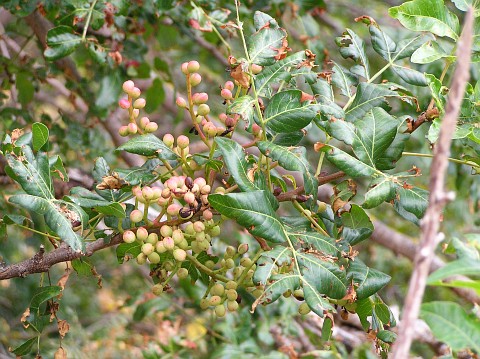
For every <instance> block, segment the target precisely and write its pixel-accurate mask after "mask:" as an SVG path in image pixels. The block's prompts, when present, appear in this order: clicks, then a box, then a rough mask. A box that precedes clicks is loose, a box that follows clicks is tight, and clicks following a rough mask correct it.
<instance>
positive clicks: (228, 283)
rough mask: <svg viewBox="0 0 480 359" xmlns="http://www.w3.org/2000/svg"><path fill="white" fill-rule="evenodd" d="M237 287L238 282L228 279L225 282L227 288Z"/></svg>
mask: <svg viewBox="0 0 480 359" xmlns="http://www.w3.org/2000/svg"><path fill="white" fill-rule="evenodd" d="M237 287H238V283H237V282H235V281H233V280H230V281H228V282H227V284H225V288H227V289H237Z"/></svg>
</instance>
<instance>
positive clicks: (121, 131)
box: [118, 126, 130, 137]
mask: <svg viewBox="0 0 480 359" xmlns="http://www.w3.org/2000/svg"><path fill="white" fill-rule="evenodd" d="M118 134H119V135H120V136H122V137H125V136H128V135H129V134H130V131H129V130H128V126H121V127H120V128H119V129H118Z"/></svg>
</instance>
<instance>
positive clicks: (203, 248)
mask: <svg viewBox="0 0 480 359" xmlns="http://www.w3.org/2000/svg"><path fill="white" fill-rule="evenodd" d="M196 243H197V244H198V249H200V251H202V252H205V251H207V250H208V249H209V248H210V242H208V241H207V240H203V241H196Z"/></svg>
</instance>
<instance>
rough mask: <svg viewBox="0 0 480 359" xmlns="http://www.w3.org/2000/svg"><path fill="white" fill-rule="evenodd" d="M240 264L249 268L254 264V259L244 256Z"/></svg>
mask: <svg viewBox="0 0 480 359" xmlns="http://www.w3.org/2000/svg"><path fill="white" fill-rule="evenodd" d="M240 265H241V266H242V267H244V268H248V267H250V266H251V265H252V260H251V259H250V258H248V257H243V258H242V259H240Z"/></svg>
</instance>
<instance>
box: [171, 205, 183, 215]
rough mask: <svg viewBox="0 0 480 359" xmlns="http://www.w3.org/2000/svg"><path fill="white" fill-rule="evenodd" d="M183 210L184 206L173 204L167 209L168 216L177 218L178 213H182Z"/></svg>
mask: <svg viewBox="0 0 480 359" xmlns="http://www.w3.org/2000/svg"><path fill="white" fill-rule="evenodd" d="M181 208H182V206H180V205H179V204H177V203H172V204H171V205H170V206H168V207H167V214H169V215H170V216H176V215H178V211H180V209H181Z"/></svg>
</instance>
